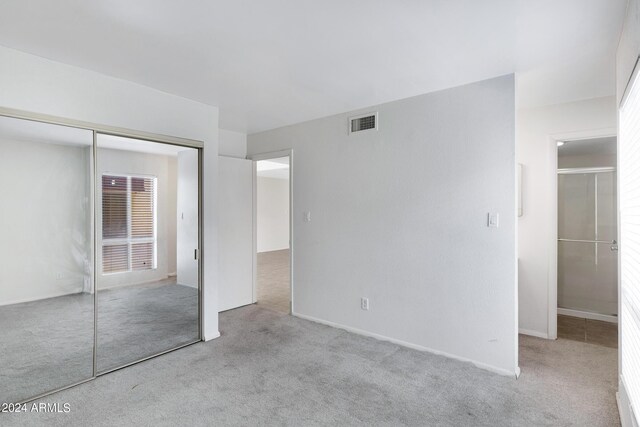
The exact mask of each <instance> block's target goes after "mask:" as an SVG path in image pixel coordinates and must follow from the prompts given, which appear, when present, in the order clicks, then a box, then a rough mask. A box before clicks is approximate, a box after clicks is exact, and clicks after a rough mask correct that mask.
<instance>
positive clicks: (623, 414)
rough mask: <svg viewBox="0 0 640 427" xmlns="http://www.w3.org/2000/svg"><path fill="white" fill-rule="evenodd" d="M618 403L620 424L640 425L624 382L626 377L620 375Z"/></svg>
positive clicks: (626, 425)
mask: <svg viewBox="0 0 640 427" xmlns="http://www.w3.org/2000/svg"><path fill="white" fill-rule="evenodd" d="M616 403H617V404H618V412H619V413H620V424H621V425H622V427H639V426H640V423H639V422H638V420H637V419H636V416H635V414H634V413H633V408H632V407H631V402H629V395H628V394H627V388H626V386H625V384H624V378H623V377H622V375H620V381H619V382H618V392H617V393H616Z"/></svg>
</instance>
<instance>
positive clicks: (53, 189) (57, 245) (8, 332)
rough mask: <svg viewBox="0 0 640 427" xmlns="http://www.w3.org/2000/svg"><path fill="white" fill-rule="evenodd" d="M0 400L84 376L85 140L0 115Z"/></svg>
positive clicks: (90, 300) (89, 369)
mask: <svg viewBox="0 0 640 427" xmlns="http://www.w3.org/2000/svg"><path fill="white" fill-rule="evenodd" d="M0 153H2V154H1V155H0V182H2V186H0V200H2V209H0V234H1V235H2V239H0V259H2V268H0V325H2V327H0V343H2V344H1V345H0V384H1V386H0V402H14V403H15V402H19V401H23V400H26V399H28V398H31V397H33V396H36V395H39V394H42V393H46V392H50V391H53V390H56V389H58V388H62V387H65V386H68V385H71V384H74V383H77V382H80V381H83V380H86V379H88V378H91V377H92V376H93V351H94V294H93V289H94V287H93V281H92V277H93V258H94V257H93V233H92V230H93V223H92V218H93V211H92V207H93V206H92V200H93V193H92V191H93V190H92V189H93V182H92V176H93V170H92V161H93V132H92V131H88V130H82V129H76V128H71V127H66V126H58V125H51V124H45V123H39V122H35V121H29V120H22V119H14V118H9V117H1V116H0Z"/></svg>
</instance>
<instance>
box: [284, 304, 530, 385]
mask: <svg viewBox="0 0 640 427" xmlns="http://www.w3.org/2000/svg"><path fill="white" fill-rule="evenodd" d="M291 314H292V315H293V316H295V317H298V318H300V319H304V320H309V321H311V322H315V323H320V324H321V325H326V326H331V327H332V328H337V329H342V330H344V331H347V332H351V333H354V334H357V335H363V336H365V337H371V338H375V339H378V340H380V341H387V342H390V343H393V344H397V345H400V346H402V347H407V348H410V349H413V350H418V351H425V352H427V353H432V354H436V355H438V356H444V357H448V358H450V359H454V360H458V361H460V362H468V363H471V364H473V365H474V366H476V367H477V368H480V369H484V370H486V371H490V372H493V373H496V374H500V375H504V376H507V377H512V378H515V379H517V378H518V377H519V376H520V368H519V367H516V369H515V371H509V370H507V369H502V368H498V367H496V366H493V365H489V364H486V363H482V362H477V361H475V360H471V359H468V358H466V357H460V356H456V355H454V354H451V353H446V352H444V351H438V350H434V349H432V348H428V347H423V346H421V345H418V344H412V343H409V342H406V341H402V340H398V339H395V338H390V337H387V336H384V335H380V334H376V333H373V332H368V331H364V330H362V329H358V328H352V327H350V326H345V325H341V324H339V323H334V322H330V321H328V320H322V319H318V318H316V317H313V316H307V315H304V314H299V313H295V312H292V313H291Z"/></svg>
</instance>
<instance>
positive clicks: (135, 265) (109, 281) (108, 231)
mask: <svg viewBox="0 0 640 427" xmlns="http://www.w3.org/2000/svg"><path fill="white" fill-rule="evenodd" d="M97 181H98V182H99V185H98V187H97V189H96V190H97V212H98V216H97V217H98V220H97V236H98V237H97V238H98V245H97V252H98V261H97V265H98V298H97V312H98V317H97V372H98V373H102V372H106V371H109V370H113V369H116V368H119V367H122V366H125V365H127V364H130V363H133V362H136V361H139V360H141V359H144V358H146V357H150V356H153V355H156V354H158V353H161V352H164V351H167V350H171V349H173V348H175V347H178V346H181V345H184V344H188V343H191V342H194V341H197V340H199V337H200V332H199V321H198V319H199V304H198V301H199V298H198V295H199V292H198V260H197V255H198V254H197V249H198V191H199V189H198V181H199V180H198V150H197V149H194V148H187V147H181V146H175V145H169V144H163V143H158V142H149V141H143V140H138V139H132V138H123V137H120V136H111V135H104V134H98V135H97Z"/></svg>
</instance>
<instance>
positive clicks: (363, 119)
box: [349, 113, 378, 133]
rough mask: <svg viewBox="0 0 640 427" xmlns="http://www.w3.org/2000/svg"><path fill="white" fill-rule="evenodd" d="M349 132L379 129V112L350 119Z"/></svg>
mask: <svg viewBox="0 0 640 427" xmlns="http://www.w3.org/2000/svg"><path fill="white" fill-rule="evenodd" d="M349 123H350V126H349V133H356V132H362V131H365V130H377V129H378V113H368V114H364V115H362V116H358V117H351V118H350V119H349Z"/></svg>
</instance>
